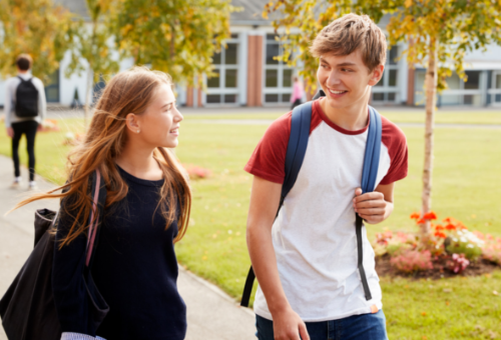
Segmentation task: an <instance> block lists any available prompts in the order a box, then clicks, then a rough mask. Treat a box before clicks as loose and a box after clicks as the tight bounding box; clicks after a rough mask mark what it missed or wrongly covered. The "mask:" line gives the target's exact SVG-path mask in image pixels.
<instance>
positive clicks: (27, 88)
mask: <svg viewBox="0 0 501 340" xmlns="http://www.w3.org/2000/svg"><path fill="white" fill-rule="evenodd" d="M18 78H19V79H20V80H21V83H20V84H19V85H18V86H17V90H16V116H18V117H19V118H31V117H36V116H38V90H37V88H36V87H35V85H33V83H32V82H31V80H32V79H33V78H30V79H28V80H24V79H23V78H21V77H18Z"/></svg>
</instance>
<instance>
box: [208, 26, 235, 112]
mask: <svg viewBox="0 0 501 340" xmlns="http://www.w3.org/2000/svg"><path fill="white" fill-rule="evenodd" d="M225 42H226V48H223V49H221V52H220V53H215V54H214V55H213V56H212V60H213V64H214V66H215V69H214V73H215V74H216V75H215V76H213V77H211V78H207V94H206V96H205V103H206V104H237V103H238V81H239V76H240V75H239V70H238V63H239V50H240V44H239V40H238V35H237V34H232V35H231V38H230V39H228V40H226V41H225Z"/></svg>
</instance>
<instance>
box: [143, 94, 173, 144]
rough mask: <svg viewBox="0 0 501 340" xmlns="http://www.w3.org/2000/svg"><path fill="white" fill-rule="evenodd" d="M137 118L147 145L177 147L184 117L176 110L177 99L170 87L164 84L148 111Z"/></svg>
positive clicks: (155, 95)
mask: <svg viewBox="0 0 501 340" xmlns="http://www.w3.org/2000/svg"><path fill="white" fill-rule="evenodd" d="M137 118H138V123H139V126H140V136H141V137H142V139H143V141H144V142H146V144H150V145H151V146H153V147H164V148H175V147H176V146H177V144H178V140H177V137H178V136H179V125H180V122H181V121H182V120H183V115H182V114H181V112H179V111H178V110H177V108H176V98H175V96H174V93H173V92H172V89H171V88H170V86H169V85H167V84H162V85H161V86H160V87H159V88H158V89H157V90H156V92H155V94H154V95H153V97H152V99H151V102H150V104H149V106H148V108H147V109H146V111H145V112H144V113H143V114H142V115H139V116H137ZM138 130H139V129H138Z"/></svg>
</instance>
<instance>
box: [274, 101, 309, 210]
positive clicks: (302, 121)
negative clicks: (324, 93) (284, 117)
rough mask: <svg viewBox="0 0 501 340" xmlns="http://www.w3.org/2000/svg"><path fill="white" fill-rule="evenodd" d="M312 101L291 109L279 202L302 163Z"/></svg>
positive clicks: (291, 184) (294, 179) (290, 186)
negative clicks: (289, 131)
mask: <svg viewBox="0 0 501 340" xmlns="http://www.w3.org/2000/svg"><path fill="white" fill-rule="evenodd" d="M311 110H312V103H311V102H307V103H304V104H301V105H299V106H296V107H295V108H294V110H292V117H291V133H290V136H289V143H288V144H287V153H286V155H285V179H284V184H283V185H282V195H281V202H280V203H282V202H283V200H284V199H285V196H287V194H288V193H289V191H290V190H291V189H292V187H293V186H294V183H295V182H296V179H297V175H298V174H299V170H300V169H301V165H302V164H303V160H304V155H305V153H306V148H307V146H308V138H309V136H310V124H311Z"/></svg>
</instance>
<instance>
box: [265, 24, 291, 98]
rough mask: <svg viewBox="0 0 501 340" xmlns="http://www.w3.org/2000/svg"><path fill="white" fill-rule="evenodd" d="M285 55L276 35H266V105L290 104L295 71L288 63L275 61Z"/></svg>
mask: <svg viewBox="0 0 501 340" xmlns="http://www.w3.org/2000/svg"><path fill="white" fill-rule="evenodd" d="M282 54H283V47H282V44H281V42H279V41H276V40H275V35H274V34H267V35H266V42H265V56H264V58H265V62H264V90H263V95H264V103H265V104H279V103H289V101H290V98H291V93H292V83H293V81H292V77H293V73H294V69H293V68H292V67H290V66H287V63H286V62H283V61H281V60H275V59H274V57H278V56H281V55H282Z"/></svg>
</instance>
